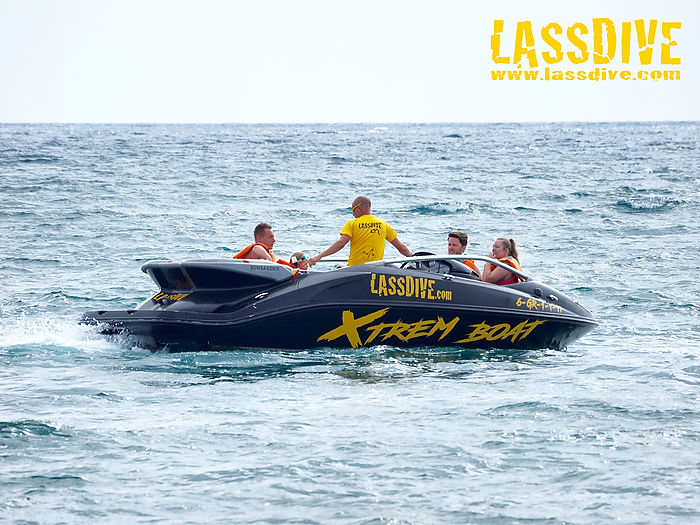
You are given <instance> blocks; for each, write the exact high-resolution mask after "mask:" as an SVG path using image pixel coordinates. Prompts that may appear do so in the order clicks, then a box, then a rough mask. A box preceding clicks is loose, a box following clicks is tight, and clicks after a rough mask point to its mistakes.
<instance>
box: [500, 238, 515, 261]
mask: <svg viewBox="0 0 700 525" xmlns="http://www.w3.org/2000/svg"><path fill="white" fill-rule="evenodd" d="M496 240H497V241H501V243H502V244H503V249H504V250H505V251H507V252H508V255H509V256H511V257H513V258H514V259H515V260H516V261H518V262H520V259H519V258H518V248H517V247H516V246H515V239H506V238H505V237H499V238H498V239H496Z"/></svg>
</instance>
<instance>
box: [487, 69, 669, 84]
mask: <svg viewBox="0 0 700 525" xmlns="http://www.w3.org/2000/svg"><path fill="white" fill-rule="evenodd" d="M540 73H543V74H540ZM491 79H492V80H545V81H548V80H551V81H557V80H591V81H594V82H596V81H598V82H600V81H603V80H651V81H654V82H658V81H660V80H680V79H681V72H680V71H674V70H655V71H646V70H639V71H630V70H615V69H607V68H598V67H597V68H595V69H592V70H589V71H564V70H560V69H552V70H550V68H548V67H545V68H544V72H542V71H540V70H537V69H535V70H523V71H520V70H517V69H516V70H512V69H505V70H503V69H501V70H492V71H491Z"/></svg>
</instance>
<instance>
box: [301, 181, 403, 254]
mask: <svg viewBox="0 0 700 525" xmlns="http://www.w3.org/2000/svg"><path fill="white" fill-rule="evenodd" d="M371 211H372V202H371V201H370V200H369V197H365V196H364V195H360V196H359V197H357V198H355V200H354V201H352V216H353V217H355V218H354V219H351V220H349V221H348V222H346V223H345V226H343V229H342V230H340V239H338V240H337V241H335V242H334V243H333V244H331V245H330V246H329V247H328V248H327V249H325V250H324V251H322V252H321V253H319V254H318V255H317V256H316V257H312V258H311V259H309V266H313V265H314V264H316V263H317V262H318V261H320V260H321V259H322V258H323V257H327V256H328V255H332V254H334V253H336V252H338V251H340V250H342V249H343V248H344V247H345V245H346V244H347V243H348V242H350V256H349V257H348V266H354V265H357V264H364V263H366V262H370V261H381V260H382V259H383V258H384V241H389V242H390V243H391V244H393V245H394V247H395V248H396V249H397V250H398V251H399V252H400V253H401V254H402V255H405V256H406V257H410V256H411V250H409V249H408V248H407V247H406V245H405V244H404V243H402V242H401V241H400V240H399V238H398V237H397V236H396V232H395V231H394V229H393V228H392V227H391V226H389V225H388V224H387V223H386V222H384V221H383V220H381V219H377V218H376V217H373V216H372V215H371Z"/></svg>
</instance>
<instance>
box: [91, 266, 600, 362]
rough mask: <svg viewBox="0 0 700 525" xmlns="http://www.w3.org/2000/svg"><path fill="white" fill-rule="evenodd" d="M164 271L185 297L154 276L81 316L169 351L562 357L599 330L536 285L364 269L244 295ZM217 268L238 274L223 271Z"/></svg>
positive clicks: (282, 278) (278, 281)
mask: <svg viewBox="0 0 700 525" xmlns="http://www.w3.org/2000/svg"><path fill="white" fill-rule="evenodd" d="M160 264H161V266H162V267H166V266H165V263H160ZM168 264H181V268H183V272H182V273H183V275H184V277H186V278H187V279H189V280H188V281H187V283H188V284H186V285H184V286H186V287H187V288H183V284H182V281H183V279H179V277H182V275H179V274H178V275H175V277H178V279H175V277H173V275H170V277H169V278H167V279H166V278H165V277H163V276H161V275H158V274H156V276H154V279H155V280H156V282H159V284H160V285H161V292H160V293H159V294H156V295H155V296H154V297H153V298H151V299H149V300H147V301H146V302H144V304H142V305H141V307H140V308H139V309H136V310H127V311H96V312H87V313H86V314H85V315H84V316H83V320H82V322H84V323H89V324H99V326H100V327H101V330H102V332H103V333H127V334H130V335H133V336H136V337H138V338H140V339H141V342H142V344H144V345H146V346H150V347H165V348H168V349H169V350H173V351H197V350H203V351H208V350H222V349H236V348H257V349H280V350H301V349H310V348H316V347H337V348H360V347H368V346H374V345H388V346H394V347H412V348H415V347H433V348H434V347H461V348H479V349H484V348H501V349H537V348H555V349H560V348H563V347H564V346H566V345H567V344H570V343H571V342H572V341H574V340H576V339H578V338H580V337H582V336H583V335H585V334H586V333H587V332H589V331H590V330H591V329H593V328H594V327H595V326H596V323H595V321H594V320H593V318H592V316H591V315H590V313H589V312H588V311H586V310H585V309H584V308H582V307H581V306H579V305H578V304H576V303H575V302H573V301H571V300H570V299H569V298H567V297H566V296H564V295H563V294H561V293H560V292H558V291H556V290H554V289H552V288H550V287H548V286H546V285H544V284H542V283H538V282H534V281H527V282H523V283H519V284H516V285H511V286H495V285H490V284H487V283H483V282H481V281H478V280H475V279H472V278H469V276H467V275H461V274H459V272H452V273H447V272H446V273H439V272H438V273H434V272H431V271H425V268H424V269H415V268H414V269H402V268H396V267H392V266H389V265H365V266H363V267H349V268H344V269H340V270H333V271H330V272H309V273H308V274H293V273H291V272H290V273H289V276H288V278H287V275H286V274H281V275H279V276H277V274H275V275H276V277H275V280H274V281H270V282H263V281H261V282H258V283H255V284H256V286H252V287H249V288H248V289H246V291H245V293H241V292H240V287H239V288H238V289H235V290H234V289H232V288H231V283H228V284H227V287H224V288H219V289H217V288H216V287H212V286H211V282H207V283H206V284H209V286H208V287H203V286H200V285H199V284H202V282H203V281H202V278H200V277H199V276H198V274H197V273H196V272H195V268H194V267H192V268H189V267H188V266H187V264H191V262H190V263H188V262H187V261H185V262H183V263H168ZM146 266H148V265H146ZM205 266H206V264H204V265H202V267H205ZM154 267H155V265H153V266H151V267H149V268H146V267H144V268H145V269H144V271H147V270H153V268H154ZM218 267H219V268H224V269H226V270H228V269H229V268H230V269H231V270H232V271H235V270H237V269H238V268H240V266H239V267H236V266H232V265H230V264H228V262H227V264H225V265H223V266H222V265H221V264H218ZM453 267H454V265H452V266H450V268H453ZM200 270H201V268H200ZM275 270H276V269H275ZM428 270H429V269H428ZM149 273H151V274H152V276H153V273H152V272H149ZM171 273H172V272H171ZM190 276H194V278H191V279H190ZM168 279H169V280H168ZM174 279H175V280H177V282H178V283H179V284H177V285H173V282H174ZM185 280H186V279H185ZM197 280H199V281H201V282H200V283H198V282H196V281H197ZM178 287H179V288H178Z"/></svg>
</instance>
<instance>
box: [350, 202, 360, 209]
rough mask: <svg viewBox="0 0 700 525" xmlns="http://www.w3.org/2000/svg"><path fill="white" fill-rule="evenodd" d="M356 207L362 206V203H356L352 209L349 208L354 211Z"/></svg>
mask: <svg viewBox="0 0 700 525" xmlns="http://www.w3.org/2000/svg"><path fill="white" fill-rule="evenodd" d="M358 206H362V203H361V202H358V203H357V204H355V205H354V206H353V207H352V208H350V210H352V211H355V208H357V207H358Z"/></svg>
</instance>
